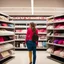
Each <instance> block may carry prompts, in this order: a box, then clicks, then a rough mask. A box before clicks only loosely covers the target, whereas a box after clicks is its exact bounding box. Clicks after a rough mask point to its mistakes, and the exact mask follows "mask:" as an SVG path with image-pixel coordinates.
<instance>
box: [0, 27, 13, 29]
mask: <svg viewBox="0 0 64 64" xmlns="http://www.w3.org/2000/svg"><path fill="white" fill-rule="evenodd" d="M0 28H6V29H14V27H8V26H7V27H6V26H0Z"/></svg>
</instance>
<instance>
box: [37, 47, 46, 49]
mask: <svg viewBox="0 0 64 64" xmlns="http://www.w3.org/2000/svg"><path fill="white" fill-rule="evenodd" d="M36 49H47V48H44V47H37V48H36Z"/></svg>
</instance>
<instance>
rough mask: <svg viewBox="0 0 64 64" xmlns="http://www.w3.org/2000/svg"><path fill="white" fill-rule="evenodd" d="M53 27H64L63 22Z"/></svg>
mask: <svg viewBox="0 0 64 64" xmlns="http://www.w3.org/2000/svg"><path fill="white" fill-rule="evenodd" d="M55 28H64V24H58V25H56V26H55Z"/></svg>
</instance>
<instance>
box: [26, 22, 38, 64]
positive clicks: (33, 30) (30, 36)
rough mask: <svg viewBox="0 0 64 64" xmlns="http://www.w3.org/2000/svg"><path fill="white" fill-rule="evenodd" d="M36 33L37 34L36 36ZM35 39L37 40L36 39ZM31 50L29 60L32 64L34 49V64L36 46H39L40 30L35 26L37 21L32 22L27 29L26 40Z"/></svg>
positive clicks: (34, 60)
mask: <svg viewBox="0 0 64 64" xmlns="http://www.w3.org/2000/svg"><path fill="white" fill-rule="evenodd" d="M35 34H36V36H34V35H35ZM34 39H35V40H34ZM25 43H26V44H27V48H28V51H29V60H30V63H29V64H32V51H33V64H35V63H36V47H37V46H38V30H37V29H36V27H35V23H33V22H31V23H30V27H29V28H28V29H27V34H26V41H25Z"/></svg>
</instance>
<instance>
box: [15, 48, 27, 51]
mask: <svg viewBox="0 0 64 64" xmlns="http://www.w3.org/2000/svg"><path fill="white" fill-rule="evenodd" d="M15 49H26V50H27V48H21V47H15Z"/></svg>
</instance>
